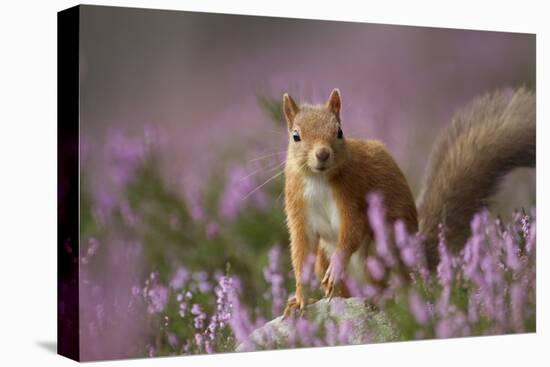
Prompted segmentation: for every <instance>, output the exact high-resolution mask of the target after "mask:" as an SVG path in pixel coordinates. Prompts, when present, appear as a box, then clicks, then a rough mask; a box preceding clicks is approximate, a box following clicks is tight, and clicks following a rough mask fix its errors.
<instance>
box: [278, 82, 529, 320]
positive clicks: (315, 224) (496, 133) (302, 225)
mask: <svg viewBox="0 0 550 367" xmlns="http://www.w3.org/2000/svg"><path fill="white" fill-rule="evenodd" d="M341 108H342V97H341V94H340V91H339V90H338V89H334V90H333V91H332V93H331V94H330V96H329V98H328V100H327V102H326V103H325V104H322V105H310V104H301V105H300V106H298V105H297V104H296V102H295V101H294V100H293V99H292V97H290V95H288V94H286V93H285V94H284V96H283V112H284V116H285V119H286V122H287V128H288V136H289V140H288V151H287V159H286V165H285V170H284V175H285V212H286V218H287V226H288V229H289V232H290V250H291V258H292V267H293V270H294V275H295V278H296V292H295V295H294V296H293V297H291V298H290V299H289V300H288V304H287V307H286V309H285V315H288V314H289V313H291V312H293V311H294V310H303V309H304V307H305V306H306V305H307V304H308V303H310V302H313V301H314V300H310V299H309V298H308V297H307V295H306V294H305V291H304V287H303V282H302V279H301V276H302V271H303V268H304V265H305V262H306V257H307V256H308V255H309V254H312V253H313V254H315V257H316V259H315V275H316V277H317V279H318V280H319V281H320V284H321V287H322V289H323V290H324V293H325V296H327V297H332V296H333V295H339V296H342V297H348V296H349V294H348V291H347V289H346V287H345V285H344V284H343V283H342V282H341V280H342V278H343V275H344V273H345V272H346V271H347V267H348V264H349V263H350V261H351V260H352V258H353V259H354V260H353V261H351V262H352V263H354V264H355V266H358V267H360V268H363V269H360V270H362V271H366V269H364V268H365V259H366V257H367V256H368V253H369V247H370V245H371V242H372V240H373V234H372V230H371V228H370V225H369V222H368V219H367V215H366V209H367V208H366V206H367V203H366V196H367V195H368V194H369V193H370V192H375V191H376V192H379V193H381V194H382V196H383V198H384V204H385V208H386V219H387V220H388V222H390V223H391V222H394V221H395V220H397V219H400V220H402V221H403V222H404V223H405V225H406V228H407V230H408V231H409V233H416V232H420V234H422V235H423V236H424V237H425V238H426V250H427V259H428V265H429V267H430V268H431V269H434V268H435V266H436V265H437V262H438V258H437V256H438V255H437V235H438V226H439V224H440V223H445V227H446V236H447V242H448V243H449V245H450V246H451V248H455V249H456V248H459V247H460V246H462V245H463V244H464V242H465V241H466V239H467V237H468V235H469V221H470V219H471V217H472V216H473V215H474V214H475V212H476V211H477V210H479V209H480V208H481V207H482V206H484V205H486V203H487V199H488V198H489V197H490V196H491V195H492V194H493V193H494V191H495V190H496V188H497V186H498V183H499V180H500V179H501V178H502V177H503V176H504V175H505V174H506V173H507V172H508V171H510V170H512V169H513V168H515V167H520V166H529V167H534V165H535V140H536V139H535V130H536V126H535V125H536V123H535V97H534V94H533V93H531V92H529V91H527V90H525V89H523V88H521V89H518V90H516V91H513V92H511V93H509V92H505V91H501V92H496V93H493V94H488V95H486V96H483V97H481V98H478V99H476V100H475V101H474V102H473V103H472V104H471V105H469V106H468V107H467V108H465V109H464V110H463V111H461V112H459V113H458V114H457V115H456V116H455V117H454V119H453V122H452V124H451V126H450V128H449V129H448V130H447V131H446V132H445V133H444V134H443V135H442V136H441V137H440V138H439V140H438V141H437V142H436V144H435V146H434V148H433V152H432V154H431V157H430V163H429V165H428V172H427V175H426V177H427V180H426V183H425V184H424V188H423V190H422V194H421V197H420V200H419V206H418V208H419V209H418V213H417V206H416V204H415V201H414V198H413V195H412V192H411V189H410V187H409V185H408V183H407V180H406V178H405V176H404V174H403V172H402V171H401V170H400V168H399V166H398V165H397V163H396V162H395V161H394V159H393V158H392V156H391V154H390V153H389V151H388V150H387V149H386V147H385V146H384V145H383V144H382V143H381V142H379V141H375V140H359V139H351V138H347V137H346V136H345V135H344V132H343V131H344V128H343V124H342V119H341ZM364 279H366V278H364Z"/></svg>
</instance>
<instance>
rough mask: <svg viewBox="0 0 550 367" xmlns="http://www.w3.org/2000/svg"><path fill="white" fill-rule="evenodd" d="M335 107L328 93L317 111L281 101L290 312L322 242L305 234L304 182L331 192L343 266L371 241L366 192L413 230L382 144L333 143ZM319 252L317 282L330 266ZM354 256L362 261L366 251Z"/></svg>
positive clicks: (399, 178) (409, 206)
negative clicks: (322, 158)
mask: <svg viewBox="0 0 550 367" xmlns="http://www.w3.org/2000/svg"><path fill="white" fill-rule="evenodd" d="M340 106H341V100H340V93H339V92H338V91H337V90H335V91H333V93H332V94H331V97H330V98H329V102H327V104H326V105H321V106H311V105H302V106H300V107H298V106H297V105H296V104H295V103H294V101H293V100H292V98H291V97H290V96H288V95H285V96H284V109H283V110H284V112H285V116H286V118H287V123H288V129H289V135H290V138H289V148H288V154H287V162H286V166H285V210H286V215H287V225H288V228H289V232H290V248H291V257H292V265H293V269H294V274H295V276H296V296H295V298H293V299H292V300H291V302H290V303H289V306H291V307H297V308H303V307H304V306H305V303H306V302H305V300H304V298H305V295H304V294H303V289H302V280H301V274H302V271H303V266H304V262H305V260H306V256H307V255H308V253H310V252H311V251H313V250H314V249H315V248H316V247H317V246H318V244H317V243H318V241H319V238H320V237H321V234H320V233H318V232H316V233H313V234H311V233H309V234H308V224H307V222H308V218H306V216H307V210H306V205H307V202H306V200H307V199H306V198H305V196H304V185H305V180H306V179H307V178H312V177H315V178H320V179H321V180H323V181H322V182H326V184H327V185H329V187H330V190H331V192H332V195H333V197H334V200H335V202H336V206H337V209H338V213H339V223H340V228H339V231H338V239H337V242H336V251H339V253H340V254H342V255H343V259H344V260H343V265H344V267H345V266H346V265H347V262H348V260H349V258H350V257H351V256H352V255H353V254H354V253H356V252H358V250H359V249H360V248H361V246H368V244H369V243H370V242H371V240H372V231H371V229H370V225H369V223H368V219H367V215H366V212H367V204H366V196H367V194H368V193H369V192H374V191H378V192H380V193H381V194H382V195H383V197H384V202H385V205H386V207H387V218H388V219H389V220H390V221H395V220H396V219H398V218H400V219H402V220H403V221H404V222H405V223H406V225H407V227H408V230H409V231H410V232H411V233H415V232H416V231H417V230H418V220H417V213H416V206H415V203H414V199H413V196H412V193H411V190H410V188H409V185H408V183H407V181H406V179H405V176H404V175H403V173H402V172H401V170H400V169H399V167H398V166H397V164H396V163H395V161H394V160H393V158H392V157H391V155H390V154H389V152H388V151H387V150H386V148H385V147H384V145H383V144H382V143H380V142H378V141H366V140H356V139H346V138H338V128H339V127H340V126H341V125H340V124H341V122H340V115H339V113H340ZM295 131H296V132H297V133H298V134H299V136H300V141H299V142H295V141H294V140H293V134H296V133H295ZM319 149H326V150H328V151H330V157H329V159H328V160H327V161H326V162H325V163H326V164H325V165H323V164H321V163H320V162H319V160H318V159H317V158H316V151H318V150H319ZM319 166H322V167H321V169H322V171H319V170H318V169H317V168H318V167H319ZM325 166H326V167H325ZM310 237H313V238H310ZM322 251H323V249H318V258H317V264H316V274H317V277H318V278H319V280H321V279H322V276H323V274H322V273H323V271H326V270H327V267H328V266H329V261H328V260H327V259H326V257H327V254H325V253H324V252H322ZM359 253H361V254H364V255H363V256H366V254H367V253H368V248H365V249H363V251H359ZM320 254H322V257H320V256H319V255H320ZM325 286H327V285H326V284H325ZM339 286H340V287H341V285H339ZM328 287H332V285H330V284H329V285H328ZM340 293H347V292H345V291H342V292H340ZM287 311H289V310H287Z"/></svg>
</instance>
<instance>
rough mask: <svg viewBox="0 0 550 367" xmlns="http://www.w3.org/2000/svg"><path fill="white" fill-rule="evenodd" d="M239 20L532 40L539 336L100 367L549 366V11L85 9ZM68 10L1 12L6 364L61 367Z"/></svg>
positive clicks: (1, 292) (534, 4) (1, 264)
mask: <svg viewBox="0 0 550 367" xmlns="http://www.w3.org/2000/svg"><path fill="white" fill-rule="evenodd" d="M88 3H90V4H100V5H117V6H134V7H154V8H164V9H181V10H196V11H209V12H223V13H235V14H256V15H271V16H285V17H297V18H314V19H333V20H350V21H363V22H376V23H391V24H407V25H421V26H435V27H455V28H467V29H483V30H496V31H518V32H530V33H537V35H538V37H537V65H538V70H537V73H538V81H537V94H538V104H537V106H538V115H537V116H538V124H539V125H538V148H539V151H538V161H539V167H538V171H537V176H538V177H537V179H538V180H537V181H538V182H537V189H538V197H537V202H538V203H537V204H538V210H539V214H538V222H539V225H538V228H537V229H538V235H539V237H538V266H537V271H538V275H537V276H538V284H539V287H538V289H537V292H538V293H537V296H538V297H537V302H538V305H537V309H538V315H537V320H538V327H537V329H538V332H537V334H536V335H514V336H501V337H488V338H466V339H455V340H450V341H449V340H447V341H441V340H440V341H422V342H406V343H394V344H381V345H370V346H356V347H336V348H321V349H319V348H317V349H315V350H307V349H305V350H304V349H302V350H292V351H284V352H261V353H248V354H228V355H223V356H214V357H212V356H198V357H181V358H163V359H152V360H135V361H132V362H131V363H129V362H128V361H121V362H101V363H98V364H97V365H100V366H111V365H113V366H115V365H118V366H120V365H127V364H130V365H135V366H151V365H154V366H175V365H178V366H195V365H202V366H219V365H220V364H223V365H224V366H239V367H241V366H258V365H262V366H264V365H308V366H315V365H316V364H320V365H328V364H333V365H334V364H343V363H349V364H357V365H363V366H366V365H370V366H376V365H384V366H389V365H417V364H422V365H423V366H436V365H437V366H441V365H445V366H465V365H474V364H475V365H483V364H490V365H494V366H518V365H541V364H543V363H545V362H546V363H548V352H547V350H545V348H547V345H549V344H548V342H549V341H550V338H549V335H550V332H549V322H548V320H549V317H548V313H546V312H545V310H549V309H550V307H549V298H548V293H549V292H548V286H547V285H545V282H546V280H547V279H549V277H548V275H549V274H548V273H549V271H548V268H549V267H548V262H549V261H550V257H549V256H548V254H549V253H550V252H549V249H548V246H545V243H546V242H548V240H549V238H550V237H549V231H548V227H545V225H546V224H547V218H548V216H547V215H546V214H545V210H548V209H546V208H548V207H549V206H548V198H549V195H548V193H547V192H546V190H545V188H546V187H548V183H550V182H549V176H548V171H547V170H545V168H544V163H545V161H546V158H548V157H549V145H548V144H545V141H546V139H547V138H548V137H549V136H550V135H549V131H548V130H549V128H548V124H547V123H546V122H547V121H548V120H549V118H550V109H549V108H548V104H547V103H548V101H550V93H549V78H548V75H549V72H548V71H547V70H548V69H547V67H548V65H550V42H549V38H550V33H549V30H548V29H549V27H548V18H547V16H545V14H548V12H547V11H546V9H545V6H544V2H543V1H535V0H521V1H519V0H516V1H502V0H501V1H496V0H491V1H483V2H480V1H472V0H461V1H453V2H442V1H435V0H434V1H426V0H416V1H406V0H403V1H396V0H386V1H383V2H382V1H376V2H366V1H352V0H339V1H329V2H322V3H321V2H315V5H309V4H306V2H305V1H304V2H301V3H299V2H297V1H291V0H277V1H269V2H267V1H253V0H248V1H246V0H232V1H214V0H208V1H207V0H187V1H169V0H156V1H152V0H149V1H145V0H142V1H138V0H133V1H132V0H126V1H114V0H112V1H90V2H88ZM76 4H77V3H76V2H73V1H62V0H55V1H54V0H51V1H25V2H16V1H12V2H4V3H3V4H2V5H3V6H2V9H1V12H0V28H1V29H0V93H1V98H0V101H1V102H0V115H1V116H0V272H1V273H0V275H1V276H0V364H1V365H4V366H16V365H30V366H58V365H60V366H63V365H70V364H72V362H70V361H69V360H67V359H64V358H62V357H59V356H57V355H56V354H55V353H54V352H53V350H54V348H55V339H56V205H57V204H56V191H57V188H56V12H57V11H59V10H62V9H65V8H67V7H70V6H73V5H76Z"/></svg>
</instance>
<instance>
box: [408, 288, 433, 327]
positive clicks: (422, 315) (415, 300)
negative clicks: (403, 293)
mask: <svg viewBox="0 0 550 367" xmlns="http://www.w3.org/2000/svg"><path fill="white" fill-rule="evenodd" d="M409 309H410V310H411V313H412V314H413V316H414V318H415V319H416V322H418V323H419V324H420V325H426V324H427V323H428V321H429V320H430V314H429V311H428V307H427V305H426V302H424V300H423V299H422V298H421V297H420V295H419V294H418V293H417V292H416V291H414V290H412V291H410V292H409Z"/></svg>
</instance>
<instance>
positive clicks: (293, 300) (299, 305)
mask: <svg viewBox="0 0 550 367" xmlns="http://www.w3.org/2000/svg"><path fill="white" fill-rule="evenodd" d="M315 302H317V300H316V299H314V298H309V299H307V301H306V299H305V298H304V297H303V296H302V295H301V294H299V292H296V295H294V296H292V297H290V298H289V299H288V302H287V304H286V308H285V311H284V312H283V319H285V318H287V317H288V316H290V315H294V314H295V313H296V311H299V312H300V316H301V315H303V313H304V309H305V307H306V306H307V305H310V304H312V303H315Z"/></svg>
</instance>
